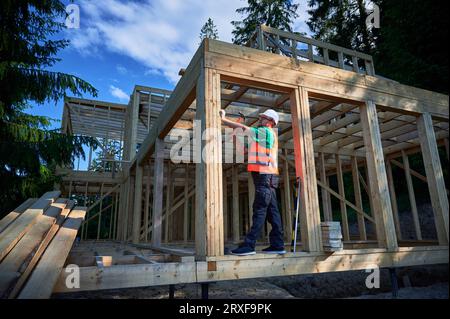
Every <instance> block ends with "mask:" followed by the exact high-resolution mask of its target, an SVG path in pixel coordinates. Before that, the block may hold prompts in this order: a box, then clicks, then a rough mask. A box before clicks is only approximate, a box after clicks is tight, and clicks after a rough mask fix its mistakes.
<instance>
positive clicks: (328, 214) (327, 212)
mask: <svg viewBox="0 0 450 319" xmlns="http://www.w3.org/2000/svg"><path fill="white" fill-rule="evenodd" d="M336 156H339V155H336ZM318 163H319V176H320V181H321V182H322V183H324V184H325V185H327V186H328V184H327V174H326V171H325V154H324V153H323V152H319V162H318ZM327 194H328V192H327V191H326V189H324V188H322V207H323V217H324V221H326V222H327V221H332V220H333V214H332V210H331V201H330V197H329V196H328V195H327Z"/></svg>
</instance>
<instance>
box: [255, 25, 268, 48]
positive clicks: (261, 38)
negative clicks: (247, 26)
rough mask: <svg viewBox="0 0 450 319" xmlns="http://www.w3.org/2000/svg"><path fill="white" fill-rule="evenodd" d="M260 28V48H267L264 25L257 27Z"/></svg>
mask: <svg viewBox="0 0 450 319" xmlns="http://www.w3.org/2000/svg"><path fill="white" fill-rule="evenodd" d="M257 28H258V31H257V32H258V48H259V49H260V50H265V49H266V43H265V41H264V31H263V27H262V26H261V25H260V26H258V27H257Z"/></svg>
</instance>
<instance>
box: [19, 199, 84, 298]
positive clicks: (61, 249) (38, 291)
mask: <svg viewBox="0 0 450 319" xmlns="http://www.w3.org/2000/svg"><path fill="white" fill-rule="evenodd" d="M85 215H86V207H79V206H77V207H75V208H74V209H73V210H72V211H71V212H70V214H69V216H68V217H67V220H66V221H65V222H64V224H63V226H62V227H61V228H60V229H59V230H58V232H57V234H56V235H55V237H54V238H53V240H52V242H51V243H50V245H49V246H48V248H47V249H46V251H45V253H44V254H43V255H42V258H41V260H40V261H39V263H38V264H37V266H36V268H35V269H34V271H33V273H32V274H31V277H30V279H29V280H28V282H27V283H26V285H25V286H24V288H23V289H22V291H21V292H20V294H19V299H42V298H49V297H50V295H51V293H52V291H53V286H54V285H55V283H56V281H57V280H58V278H59V274H60V272H61V269H62V268H63V266H64V263H65V261H66V258H67V256H68V255H69V252H70V249H71V248H72V245H73V242H74V240H75V237H76V235H77V233H78V228H79V227H80V226H81V223H82V222H83V220H84V217H85Z"/></svg>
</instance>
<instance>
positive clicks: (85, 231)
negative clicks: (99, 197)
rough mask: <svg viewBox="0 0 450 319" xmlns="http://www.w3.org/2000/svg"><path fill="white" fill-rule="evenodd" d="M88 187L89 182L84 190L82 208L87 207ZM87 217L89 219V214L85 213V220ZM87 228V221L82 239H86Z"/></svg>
mask: <svg viewBox="0 0 450 319" xmlns="http://www.w3.org/2000/svg"><path fill="white" fill-rule="evenodd" d="M88 187H89V182H86V188H85V190H84V206H86V207H89V206H88V204H87V203H88ZM88 217H89V212H87V213H86V219H88ZM83 225H84V224H83ZM88 226H89V221H86V227H83V228H84V239H86V238H87V231H88ZM81 234H82V236H81V238H83V233H81Z"/></svg>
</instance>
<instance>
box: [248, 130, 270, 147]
mask: <svg viewBox="0 0 450 319" xmlns="http://www.w3.org/2000/svg"><path fill="white" fill-rule="evenodd" d="M250 129H251V130H252V137H253V140H254V141H255V142H257V143H258V144H259V145H261V146H262V147H265V148H272V147H273V144H274V143H275V134H274V133H273V131H272V130H271V129H270V128H268V127H267V126H259V127H251V128H250Z"/></svg>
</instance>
